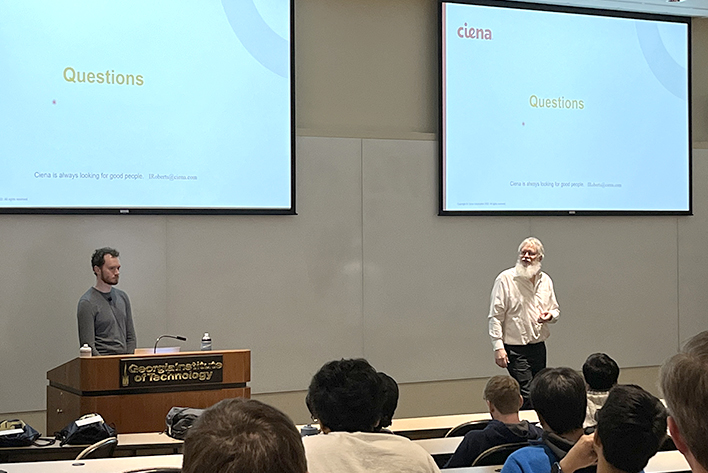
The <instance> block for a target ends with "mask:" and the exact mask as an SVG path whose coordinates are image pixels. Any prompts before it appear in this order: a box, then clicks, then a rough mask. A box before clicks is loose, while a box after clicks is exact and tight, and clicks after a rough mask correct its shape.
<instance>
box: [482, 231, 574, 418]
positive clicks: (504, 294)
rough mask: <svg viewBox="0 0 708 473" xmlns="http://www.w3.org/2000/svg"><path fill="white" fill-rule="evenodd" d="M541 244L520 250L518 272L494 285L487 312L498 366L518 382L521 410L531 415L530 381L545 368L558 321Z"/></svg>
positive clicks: (531, 243)
mask: <svg viewBox="0 0 708 473" xmlns="http://www.w3.org/2000/svg"><path fill="white" fill-rule="evenodd" d="M543 256H544V249H543V244H542V243H541V241H540V240H539V239H538V238H534V237H529V238H526V239H525V240H524V241H522V242H521V244H520V245H519V252H518V257H517V260H516V266H514V267H513V268H509V269H507V270H505V271H502V273H501V274H499V276H497V278H496V280H495V281H494V287H493V288H492V296H491V303H490V308H489V336H490V337H491V339H492V347H493V349H494V361H495V363H496V364H497V366H499V367H500V368H506V369H507V370H508V371H509V374H510V375H511V376H512V377H513V378H514V379H516V380H517V381H518V382H519V385H520V387H521V396H522V397H523V398H524V404H523V406H522V409H531V408H532V407H531V401H530V399H529V388H530V386H531V380H532V379H533V377H534V376H535V375H536V374H537V373H538V372H539V371H541V370H542V369H544V368H545V367H546V344H545V341H546V339H548V337H549V336H550V330H549V328H548V324H550V323H555V322H556V321H557V320H558V317H560V310H559V308H558V301H557V300H556V294H555V292H554V290H553V281H552V280H551V278H550V276H548V275H547V274H546V273H544V272H542V271H541V261H542V260H543Z"/></svg>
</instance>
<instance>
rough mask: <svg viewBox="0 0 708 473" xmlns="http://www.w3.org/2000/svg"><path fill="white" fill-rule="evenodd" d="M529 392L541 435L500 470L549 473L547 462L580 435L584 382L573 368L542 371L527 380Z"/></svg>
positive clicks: (558, 456) (557, 457)
mask: <svg viewBox="0 0 708 473" xmlns="http://www.w3.org/2000/svg"><path fill="white" fill-rule="evenodd" d="M530 394H531V403H532V404H533V407H534V409H535V410H536V414H538V420H539V421H540V422H541V426H542V427H543V435H542V437H541V440H540V441H538V443H536V444H532V445H531V446H529V447H523V448H520V449H519V450H517V451H515V452H514V453H512V454H511V455H510V456H509V458H507V460H506V462H505V463H504V467H503V468H502V470H501V471H502V473H551V465H553V464H555V463H558V462H560V461H561V460H562V459H563V458H564V457H565V455H566V454H567V453H568V451H569V450H570V449H571V448H572V447H573V445H574V444H575V443H576V442H577V441H578V440H579V439H581V438H582V437H583V433H584V431H583V421H584V420H585V409H586V407H587V395H586V392H585V381H583V378H582V376H580V375H579V374H578V373H576V372H575V370H573V369H571V368H546V369H544V370H542V371H541V372H540V373H538V375H537V376H536V377H535V378H534V379H533V381H532V382H531V393H530ZM590 468H591V469H592V470H594V467H590ZM588 471H591V470H588Z"/></svg>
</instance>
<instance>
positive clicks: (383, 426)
mask: <svg viewBox="0 0 708 473" xmlns="http://www.w3.org/2000/svg"><path fill="white" fill-rule="evenodd" d="M378 375H379V378H381V392H382V396H383V406H382V407H381V419H380V420H379V425H377V426H376V429H375V431H376V432H385V433H388V434H391V433H393V432H391V431H390V430H388V429H387V427H389V426H390V425H391V423H392V422H393V415H394V414H395V413H396V408H397V407H398V383H396V380H395V379H393V378H392V377H390V376H389V375H387V374H386V373H383V372H381V371H379V373H378Z"/></svg>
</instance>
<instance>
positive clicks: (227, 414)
mask: <svg viewBox="0 0 708 473" xmlns="http://www.w3.org/2000/svg"><path fill="white" fill-rule="evenodd" d="M203 471H208V472H210V473H305V472H307V460H306V458H305V449H304V447H303V445H302V439H301V437H300V433H299V432H298V431H297V428H295V425H294V424H293V422H292V421H291V420H290V418H288V416H286V415H285V414H283V413H282V412H280V411H279V410H278V409H276V408H274V407H271V406H269V405H267V404H263V403H262V402H259V401H256V400H252V399H242V398H236V399H224V400H223V401H220V402H219V403H217V404H215V405H213V406H212V407H210V408H209V409H207V410H206V411H204V413H203V414H202V415H201V416H200V418H199V419H198V420H197V422H196V423H195V424H194V426H193V427H192V428H191V429H190V430H189V433H188V434H187V438H186V439H185V440H184V460H183V464H182V472H183V473H197V472H203Z"/></svg>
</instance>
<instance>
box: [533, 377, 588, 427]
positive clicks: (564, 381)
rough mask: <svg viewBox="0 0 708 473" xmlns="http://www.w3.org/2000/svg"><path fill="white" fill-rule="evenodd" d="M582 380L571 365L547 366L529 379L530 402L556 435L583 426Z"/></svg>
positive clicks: (583, 384)
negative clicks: (531, 379)
mask: <svg viewBox="0 0 708 473" xmlns="http://www.w3.org/2000/svg"><path fill="white" fill-rule="evenodd" d="M587 403H588V400H587V393H586V392H585V381H583V378H582V377H581V376H580V375H579V374H578V373H576V372H575V371H574V370H572V369H571V368H546V369H544V370H541V371H540V372H539V373H538V374H537V375H536V377H535V378H534V379H533V381H532V382H531V404H532V405H533V408H534V409H535V410H536V412H537V413H538V415H539V417H542V418H543V420H544V421H545V422H546V424H547V425H548V427H550V428H551V430H553V432H555V433H556V434H558V435H563V434H566V433H568V432H572V431H574V430H577V429H582V428H583V421H584V420H585V409H586V408H587Z"/></svg>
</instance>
